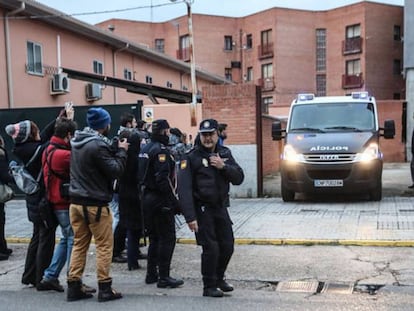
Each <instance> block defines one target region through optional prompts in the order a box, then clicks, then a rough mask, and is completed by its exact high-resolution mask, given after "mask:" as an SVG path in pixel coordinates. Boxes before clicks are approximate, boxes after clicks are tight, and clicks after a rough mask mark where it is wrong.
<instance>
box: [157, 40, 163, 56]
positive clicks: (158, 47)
mask: <svg viewBox="0 0 414 311" xmlns="http://www.w3.org/2000/svg"><path fill="white" fill-rule="evenodd" d="M155 50H156V51H158V52H160V53H164V39H155Z"/></svg>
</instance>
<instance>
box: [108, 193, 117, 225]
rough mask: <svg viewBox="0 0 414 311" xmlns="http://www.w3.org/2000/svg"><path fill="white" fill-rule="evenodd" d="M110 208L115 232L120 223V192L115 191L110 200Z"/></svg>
mask: <svg viewBox="0 0 414 311" xmlns="http://www.w3.org/2000/svg"><path fill="white" fill-rule="evenodd" d="M109 208H110V209H111V210H112V217H113V221H112V232H115V229H116V227H117V226H118V223H119V201H118V194H117V193H114V195H113V196H112V201H111V202H109Z"/></svg>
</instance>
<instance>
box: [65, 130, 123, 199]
mask: <svg viewBox="0 0 414 311" xmlns="http://www.w3.org/2000/svg"><path fill="white" fill-rule="evenodd" d="M71 146H72V153H71V160H70V188H69V194H70V200H71V202H72V203H75V204H81V205H96V206H103V205H107V204H108V202H110V201H111V199H112V193H113V190H112V183H113V180H114V179H117V178H119V177H121V175H122V174H123V172H124V169H125V165H126V160H127V153H126V151H125V149H122V148H119V149H117V150H116V151H114V150H113V149H112V148H111V143H110V141H109V139H108V138H106V137H104V136H102V135H101V134H99V133H98V132H96V131H94V130H91V129H89V128H85V129H84V130H82V131H76V132H75V137H74V138H73V139H72V140H71Z"/></svg>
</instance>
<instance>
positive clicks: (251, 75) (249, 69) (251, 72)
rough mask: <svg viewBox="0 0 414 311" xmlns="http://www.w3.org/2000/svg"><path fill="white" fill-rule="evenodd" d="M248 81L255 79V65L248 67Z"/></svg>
mask: <svg viewBox="0 0 414 311" xmlns="http://www.w3.org/2000/svg"><path fill="white" fill-rule="evenodd" d="M246 81H253V67H248V68H247V74H246Z"/></svg>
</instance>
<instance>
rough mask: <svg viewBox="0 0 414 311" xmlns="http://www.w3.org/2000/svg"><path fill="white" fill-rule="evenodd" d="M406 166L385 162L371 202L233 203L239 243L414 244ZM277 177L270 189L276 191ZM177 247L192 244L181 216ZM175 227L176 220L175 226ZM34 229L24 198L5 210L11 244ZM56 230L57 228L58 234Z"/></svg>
mask: <svg viewBox="0 0 414 311" xmlns="http://www.w3.org/2000/svg"><path fill="white" fill-rule="evenodd" d="M410 183H411V178H410V172H409V164H408V163H402V164H401V163H398V164H395V163H391V164H386V165H385V167H384V174H383V199H382V201H380V202H371V201H367V200H364V199H358V198H353V199H351V200H350V199H348V198H343V199H340V200H335V201H332V200H330V201H328V200H318V201H315V200H301V199H300V198H299V200H298V201H295V202H291V203H284V202H283V201H282V199H281V198H280V197H271V198H254V199H232V200H231V207H230V209H229V211H230V215H231V218H232V220H233V223H234V226H233V228H234V234H235V238H236V243H238V244H275V245H281V244H302V245H311V244H329V245H330V244H333V245H338V244H341V245H372V246H414V191H412V190H409V189H408V188H407V186H408V185H409V184H410ZM279 184H280V181H278V178H277V176H276V177H275V178H273V179H271V180H270V181H268V187H273V188H274V189H275V191H277V189H278V187H279ZM178 219H179V220H180V221H181V223H182V224H181V226H179V228H178V230H177V238H178V242H179V243H195V241H194V234H193V233H192V232H190V231H189V230H188V228H187V226H186V224H185V223H184V219H183V218H182V217H179V218H178ZM177 223H178V222H177ZM31 230H32V226H31V223H29V221H28V220H27V214H26V208H25V204H24V201H23V200H13V201H11V202H9V203H7V208H6V237H7V240H8V241H9V242H14V243H16V242H24V243H26V242H28V241H29V240H30V236H31V233H32V232H31ZM58 231H59V230H58Z"/></svg>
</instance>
